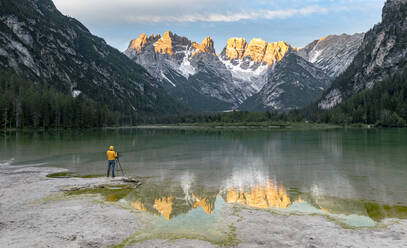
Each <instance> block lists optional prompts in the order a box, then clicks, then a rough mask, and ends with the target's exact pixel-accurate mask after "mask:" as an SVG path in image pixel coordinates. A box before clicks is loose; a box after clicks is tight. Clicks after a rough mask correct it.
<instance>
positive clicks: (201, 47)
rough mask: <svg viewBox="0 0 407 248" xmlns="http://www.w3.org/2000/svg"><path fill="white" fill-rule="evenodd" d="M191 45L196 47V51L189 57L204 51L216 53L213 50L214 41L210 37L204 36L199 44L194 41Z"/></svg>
mask: <svg viewBox="0 0 407 248" xmlns="http://www.w3.org/2000/svg"><path fill="white" fill-rule="evenodd" d="M192 46H193V47H194V48H195V49H196V51H195V52H194V53H193V54H192V55H191V57H194V56H195V55H197V54H198V53H205V54H211V55H216V52H215V47H214V42H213V40H212V38H211V37H209V36H208V37H206V38H205V39H204V40H203V41H202V43H201V44H198V43H196V42H193V43H192Z"/></svg>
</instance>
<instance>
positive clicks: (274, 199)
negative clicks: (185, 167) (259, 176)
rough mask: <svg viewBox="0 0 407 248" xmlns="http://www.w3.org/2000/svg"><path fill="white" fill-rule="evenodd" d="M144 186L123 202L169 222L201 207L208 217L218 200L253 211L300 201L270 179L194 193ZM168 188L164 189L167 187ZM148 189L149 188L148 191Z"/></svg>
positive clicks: (281, 206)
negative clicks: (257, 182) (253, 183)
mask: <svg viewBox="0 0 407 248" xmlns="http://www.w3.org/2000/svg"><path fill="white" fill-rule="evenodd" d="M168 184H170V183H164V184H162V185H161V184H155V185H153V186H146V187H143V188H141V189H140V190H138V191H136V192H134V193H132V194H130V195H128V196H127V197H126V200H127V201H128V202H130V205H131V207H133V208H135V209H137V210H140V211H144V212H149V213H151V214H154V215H160V216H162V217H164V218H165V219H166V220H170V219H171V218H173V217H176V216H178V215H180V214H183V213H187V212H189V211H191V210H194V209H198V208H202V210H203V211H204V212H205V213H206V214H208V215H210V214H212V212H213V211H214V209H215V201H216V199H217V198H218V197H221V198H222V200H223V201H224V202H225V203H238V204H242V205H245V206H248V207H255V208H281V209H284V208H287V207H289V206H290V205H291V204H292V203H293V202H299V201H302V199H301V198H299V197H296V198H295V197H294V196H291V197H290V196H289V195H288V194H287V191H286V189H285V188H284V186H277V185H276V184H275V183H273V182H272V181H271V180H266V183H265V184H263V185H261V184H258V185H255V186H253V187H250V188H246V189H239V188H236V187H231V188H226V189H220V190H215V189H213V188H209V187H207V188H206V187H202V186H200V187H197V189H196V192H194V191H193V189H191V192H185V191H184V190H183V189H182V187H181V186H180V185H176V184H175V183H172V184H171V186H168ZM166 185H167V186H166ZM147 187H148V188H147Z"/></svg>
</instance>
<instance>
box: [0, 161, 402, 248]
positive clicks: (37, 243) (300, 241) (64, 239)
mask: <svg viewBox="0 0 407 248" xmlns="http://www.w3.org/2000/svg"><path fill="white" fill-rule="evenodd" d="M58 172H67V170H65V169H60V168H49V167H29V166H27V167H20V166H19V167H13V166H8V167H3V168H0V181H2V187H1V188H0V197H1V199H2V200H1V202H0V246H1V247H26V246H30V247H46V246H50V247H186V246H189V247H220V246H223V247H232V246H233V247H270V246H271V247H331V246H337V247H346V246H349V247H405V245H406V244H407V236H406V234H407V220H403V219H385V220H384V221H382V222H381V223H380V225H379V226H377V227H374V228H354V229H350V228H343V227H341V226H340V225H338V224H336V223H335V222H333V221H330V220H328V219H327V218H326V217H323V216H320V215H298V214H281V213H279V214H278V213H274V212H272V211H268V210H262V209H254V208H248V207H242V206H240V205H237V204H230V205H227V207H225V208H224V209H223V210H222V211H221V221H220V223H222V225H223V227H224V229H225V230H226V231H227V233H226V234H225V237H226V239H225V240H224V241H222V242H223V243H216V242H213V241H211V240H205V239H206V238H205V237H199V236H197V235H195V236H194V235H191V234H188V233H185V232H180V233H179V234H177V235H168V234H165V233H157V234H155V235H151V236H150V237H148V236H147V238H144V239H136V238H134V237H135V236H134V235H135V233H143V234H145V233H146V231H147V230H148V226H149V225H150V223H152V222H153V221H155V220H157V218H159V217H156V216H151V215H149V214H148V213H145V212H143V211H139V210H136V209H129V208H125V207H123V206H121V205H120V204H118V203H115V202H108V201H106V200H104V199H103V198H102V197H100V196H98V195H88V194H83V195H82V194H81V195H77V196H70V197H67V196H66V195H65V194H64V193H63V190H69V189H73V188H75V187H76V188H85V189H86V188H92V187H98V186H100V185H106V184H109V185H111V184H115V185H120V184H121V185H123V183H121V182H120V180H121V179H122V178H119V177H118V178H115V179H114V180H112V179H110V178H105V177H99V178H78V177H68V178H49V177H47V175H49V174H52V173H58ZM146 187H148V185H147V186H146ZM136 190H137V189H136ZM146 228H147V229H146Z"/></svg>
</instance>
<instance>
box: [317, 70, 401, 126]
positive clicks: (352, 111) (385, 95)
mask: <svg viewBox="0 0 407 248" xmlns="http://www.w3.org/2000/svg"><path fill="white" fill-rule="evenodd" d="M406 120H407V67H406V68H405V69H404V70H403V71H402V72H400V73H397V74H395V75H393V76H392V77H390V78H388V79H387V80H384V81H382V82H380V83H377V84H376V85H375V86H374V87H373V88H372V89H367V90H365V91H363V92H361V93H359V94H357V95H354V96H352V97H350V98H349V99H347V100H345V101H344V102H343V103H342V104H339V105H338V106H337V107H335V108H333V109H331V110H327V111H325V112H323V113H322V114H321V115H320V117H319V121H322V122H333V123H337V124H347V123H367V124H377V125H381V126H386V127H396V126H405V124H406Z"/></svg>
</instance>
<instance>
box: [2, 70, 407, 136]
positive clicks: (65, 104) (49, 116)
mask: <svg viewBox="0 0 407 248" xmlns="http://www.w3.org/2000/svg"><path fill="white" fill-rule="evenodd" d="M0 117H1V119H0V125H1V127H2V128H45V129H46V128H91V127H106V126H118V125H135V124H140V123H154V124H159V123H165V124H176V123H213V122H218V123H220V122H223V123H256V122H280V123H281V122H303V121H312V122H317V123H332V124H338V125H350V124H358V123H361V124H370V125H376V126H382V127H404V126H405V125H406V120H407V69H405V70H404V71H403V72H401V73H396V74H395V75H393V76H392V77H390V78H388V79H386V80H384V81H382V82H380V83H377V84H376V85H375V86H374V87H373V88H372V89H366V90H364V91H362V92H360V93H359V94H356V95H354V96H352V97H350V98H348V99H346V100H345V101H344V102H343V103H341V104H339V105H338V106H336V107H335V108H333V109H331V110H327V111H321V110H318V109H317V106H316V105H313V106H312V107H309V108H306V109H305V110H294V111H291V112H288V113H277V112H257V113H255V112H247V111H233V112H229V113H197V114H189V115H168V116H156V117H154V116H149V117H146V116H138V115H136V114H130V113H129V114H123V113H121V112H118V111H112V110H111V109H109V107H108V106H107V105H104V104H100V103H97V102H95V101H93V100H91V99H89V98H86V97H84V96H82V95H79V96H78V97H76V98H74V97H73V96H72V95H71V94H69V93H63V92H61V90H57V89H55V88H54V87H53V86H50V85H47V84H44V83H36V82H33V81H31V80H28V79H24V78H22V77H19V76H17V75H15V74H14V73H9V72H5V71H2V72H1V73H0Z"/></svg>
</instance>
